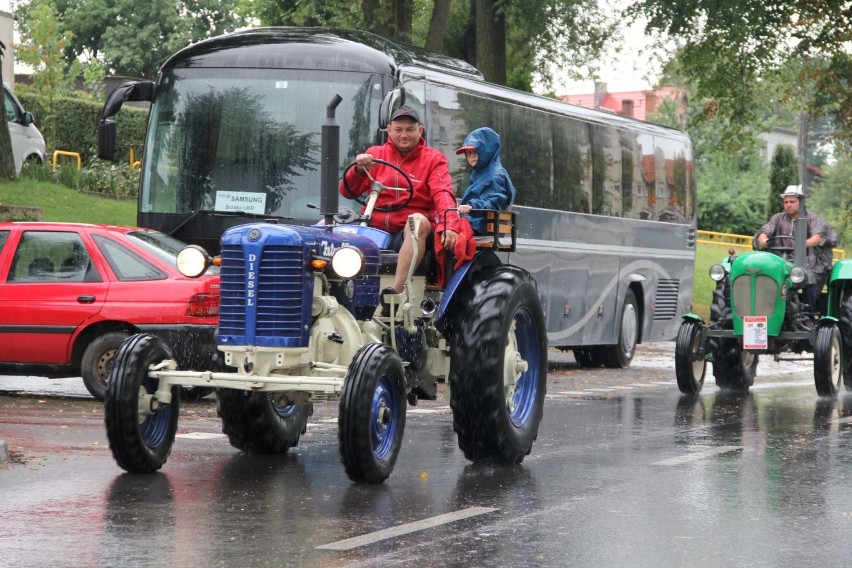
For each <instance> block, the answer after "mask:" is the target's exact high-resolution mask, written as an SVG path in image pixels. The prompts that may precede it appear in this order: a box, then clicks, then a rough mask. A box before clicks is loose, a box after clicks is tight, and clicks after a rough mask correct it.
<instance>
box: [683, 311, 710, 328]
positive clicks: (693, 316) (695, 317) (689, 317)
mask: <svg viewBox="0 0 852 568" xmlns="http://www.w3.org/2000/svg"><path fill="white" fill-rule="evenodd" d="M681 318H683V320H684V321H694V322H697V323H700V324H702V325H704V320H703V319H702V318H701V316H699V315H698V314H693V313H692V312H687V313H685V314H683V315H682V316H681Z"/></svg>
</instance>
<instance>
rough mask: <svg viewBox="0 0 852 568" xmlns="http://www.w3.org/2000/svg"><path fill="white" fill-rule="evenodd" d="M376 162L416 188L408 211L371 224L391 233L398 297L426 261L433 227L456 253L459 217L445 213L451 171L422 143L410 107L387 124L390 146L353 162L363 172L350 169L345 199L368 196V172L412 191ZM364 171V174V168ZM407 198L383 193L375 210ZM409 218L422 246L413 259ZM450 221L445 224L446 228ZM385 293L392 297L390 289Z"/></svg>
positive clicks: (450, 198) (377, 214) (450, 202)
mask: <svg viewBox="0 0 852 568" xmlns="http://www.w3.org/2000/svg"><path fill="white" fill-rule="evenodd" d="M373 158H378V159H381V160H385V161H387V162H390V163H392V164H394V165H396V166H398V167H399V168H400V169H402V171H404V172H405V173H406V174H408V177H409V178H411V181H412V183H413V184H414V196H413V197H412V199H411V201H410V202H409V203H408V205H406V206H405V207H403V208H401V209H398V210H396V211H387V212H385V211H374V212H373V215H372V220H371V221H370V225H371V226H373V227H375V228H377V229H382V230H385V231H387V232H389V233H390V234H391V244H390V248H392V249H394V250H397V251H399V257H398V260H397V265H396V277H395V279H394V284H393V289H394V292H395V293H397V294H399V293H400V292H402V288H403V285H404V284H405V279H406V277H407V276H408V270H409V267H410V266H411V263H412V262H415V266H416V265H417V264H419V263H420V261H421V260H422V259H423V254H424V253H425V252H426V245H425V243H426V237H428V236H429V234H430V233H431V232H432V227H433V225H434V227H435V230H436V232H437V233H438V238H440V239H441V242H442V243H443V245H444V248H445V249H446V250H453V247H454V246H455V244H456V239H457V238H458V230H459V227H458V223H459V220H458V215H457V213H456V212H455V211H453V212H451V213H450V214H448V215H445V214H444V213H445V211H446V210H447V209H452V208H455V207H456V198H455V195H454V194H453V187H452V181H451V179H450V171H449V168H448V167H447V159H446V157H444V155H443V154H442V153H441V152H439V151H438V150H435V149H434V148H429V147H427V146H426V141H425V140H423V125H422V124H421V123H420V117H419V116H418V115H417V112H416V111H414V110H413V109H410V108H408V107H400V108H398V109H396V110H395V111H394V112H393V114H391V119H390V124H389V125H388V141H387V142H386V143H385V144H383V145H382V146H372V147H370V148H368V149H367V151H366V152H365V153H364V154H358V155H357V156H356V157H355V163H356V164H358V166H360V167H356V168H352V169H351V170H349V173H348V174H347V176H346V183H347V184H348V186H349V188H350V189H351V191H352V193H351V194H350V193H349V191H347V189H346V185H344V183H343V182H341V184H340V194H341V195H343V196H344V197H347V198H352V197H353V196H360V195H361V194H362V193H364V192H366V191H369V189H370V179H369V178H368V177H367V176H366V175H365V174H364V171H365V170H370V175H372V176H373V178H375V179H376V180H377V181H380V182H381V183H383V184H384V185H386V186H389V187H408V183H407V182H406V181H405V180H403V179H402V176H401V175H400V174H399V172H397V171H396V170H393V169H392V168H389V167H387V166H385V165H383V164H376V163H374V162H373ZM361 168H363V170H362V169H361ZM406 199H408V195H407V194H406V193H403V192H395V191H383V192H382V193H381V194H380V195H379V198H378V201H377V203H376V206H377V207H388V206H393V205H394V204H397V203H404V202H405V200H406ZM409 215H417V216H419V217H420V231H419V235H418V236H419V237H420V242H421V243H422V244H421V245H420V246H419V247H418V249H419V255H418V258H416V259H414V258H413V257H414V247H413V245H412V243H411V236H410V234H409V231H407V230H405V224H406V222H407V220H408V216H409ZM445 217H446V224H447V226H444V222H445ZM385 292H389V290H386V291H385Z"/></svg>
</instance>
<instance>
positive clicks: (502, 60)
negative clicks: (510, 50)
mask: <svg viewBox="0 0 852 568" xmlns="http://www.w3.org/2000/svg"><path fill="white" fill-rule="evenodd" d="M474 2H475V3H476V66H477V67H478V68H479V70H480V71H481V72H482V75H483V76H484V77H485V80H486V81H490V82H492V83H497V84H498V85H505V84H506V17H505V15H504V14H503V11H502V10H500V9H498V4H499V0H474Z"/></svg>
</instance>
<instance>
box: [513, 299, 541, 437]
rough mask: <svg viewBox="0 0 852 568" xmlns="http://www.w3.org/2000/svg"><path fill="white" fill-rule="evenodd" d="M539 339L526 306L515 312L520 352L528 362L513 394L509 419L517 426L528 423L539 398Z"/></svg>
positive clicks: (520, 426)
mask: <svg viewBox="0 0 852 568" xmlns="http://www.w3.org/2000/svg"><path fill="white" fill-rule="evenodd" d="M538 339H539V338H538V329H537V328H536V326H535V320H534V319H533V316H532V313H531V312H530V311H529V310H528V309H526V308H522V309H520V310H518V311H517V312H515V340H516V341H517V344H518V352H519V353H520V354H521V357H523V359H524V360H525V361H526V362H527V370H526V371H524V373H522V374H521V376H520V377H519V378H518V380H517V382H516V383H515V392H514V394H513V395H512V403H513V406H514V407H513V408H512V409H510V410H509V419H510V420H511V421H512V424H514V425H515V427H517V428H522V427H523V426H524V425H526V423H527V421H528V420H529V419H530V416H532V414H533V411H534V410H535V407H536V400H538V377H539V370H540V366H541V360H540V358H539V350H538V344H539V340H538Z"/></svg>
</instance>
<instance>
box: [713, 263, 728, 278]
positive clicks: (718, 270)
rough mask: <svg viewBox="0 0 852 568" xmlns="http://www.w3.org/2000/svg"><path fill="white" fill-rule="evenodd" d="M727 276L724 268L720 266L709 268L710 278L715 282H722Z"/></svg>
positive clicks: (715, 265)
mask: <svg viewBox="0 0 852 568" xmlns="http://www.w3.org/2000/svg"><path fill="white" fill-rule="evenodd" d="M727 274H728V271H727V270H725V267H724V266H722V265H721V264H714V265H713V266H711V267H710V278H712V279H713V280H715V281H716V282H721V281H722V280H724V278H725V276H726V275H727Z"/></svg>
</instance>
